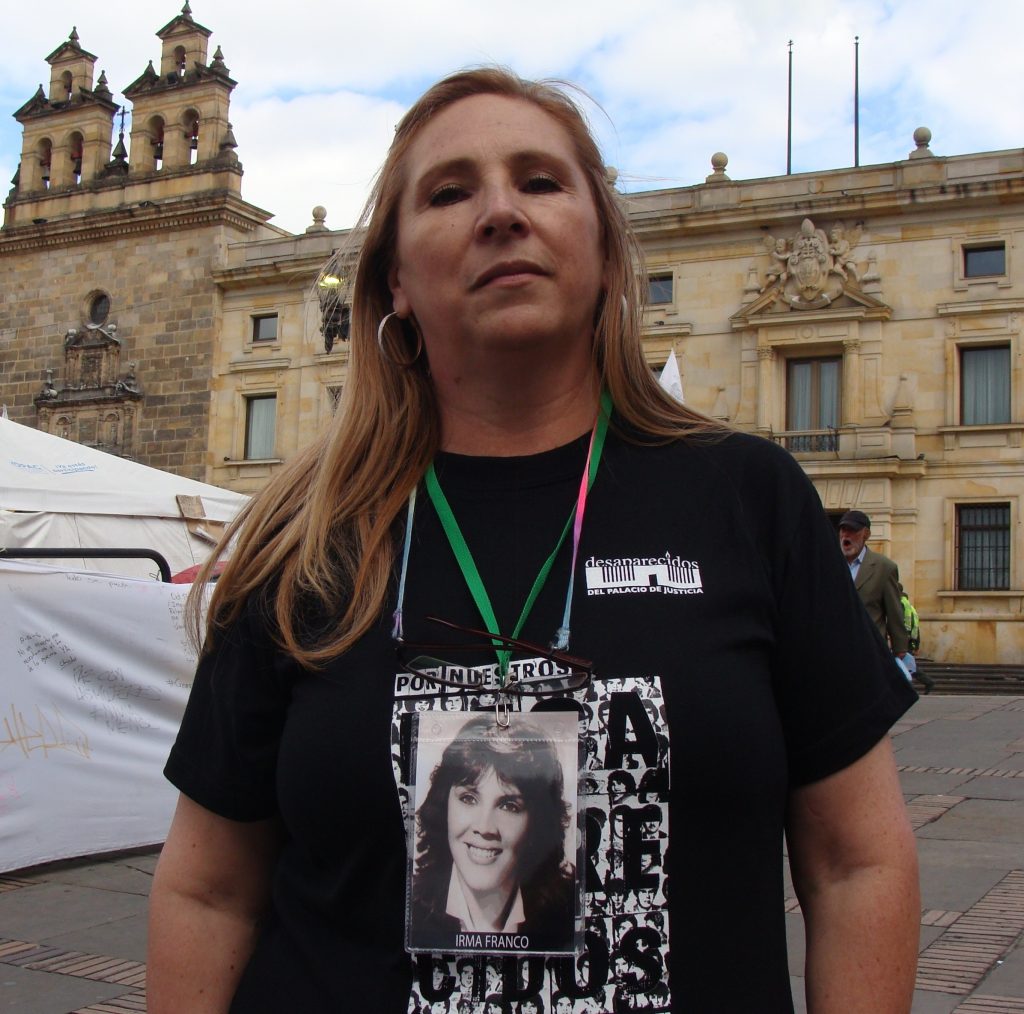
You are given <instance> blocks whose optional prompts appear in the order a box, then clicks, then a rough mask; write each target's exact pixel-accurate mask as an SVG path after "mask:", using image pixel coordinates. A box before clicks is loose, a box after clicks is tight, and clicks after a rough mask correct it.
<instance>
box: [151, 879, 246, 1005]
mask: <svg viewBox="0 0 1024 1014" xmlns="http://www.w3.org/2000/svg"><path fill="white" fill-rule="evenodd" d="M256 931H257V923H256V920H255V919H245V918H242V917H240V916H239V915H237V914H236V913H233V912H230V911H225V910H224V909H218V908H216V907H215V906H213V905H210V904H207V903H204V902H203V901H202V900H200V899H198V898H194V897H188V896H183V895H181V894H178V893H176V892H175V891H174V889H173V888H171V887H161V886H160V885H159V884H157V883H154V885H153V892H152V895H151V898H150V919H149V957H148V963H147V969H146V996H147V1009H148V1010H149V1014H180V1012H182V1011H188V1012H189V1014H226V1011H227V1010H228V1008H229V1006H230V1005H231V998H232V997H233V996H234V993H235V989H236V987H237V986H238V980H239V979H240V978H241V975H242V971H243V969H244V968H245V965H246V962H247V961H248V959H249V955H250V954H251V953H252V949H253V947H254V946H255V943H256Z"/></svg>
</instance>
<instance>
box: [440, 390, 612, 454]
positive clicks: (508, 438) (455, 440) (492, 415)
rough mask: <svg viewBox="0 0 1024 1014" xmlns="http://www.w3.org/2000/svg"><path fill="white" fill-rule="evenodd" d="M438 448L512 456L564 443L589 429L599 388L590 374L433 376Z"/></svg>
mask: <svg viewBox="0 0 1024 1014" xmlns="http://www.w3.org/2000/svg"><path fill="white" fill-rule="evenodd" d="M434 382H435V386H436V389H437V397H438V404H439V406H440V410H441V448H442V450H445V451H452V452H454V453H456V454H469V455H477V456H485V455H486V456H493V457H511V456H514V455H526V454H539V453H540V452H541V451H549V450H551V449H552V448H554V447H560V446H562V445H563V444H567V443H569V442H570V441H571V440H574V439H575V438H576V437H578V436H580V435H581V434H583V433H585V432H586V431H587V430H588V429H590V428H591V427H592V426H593V425H594V420H595V418H596V417H597V407H598V401H599V397H600V390H599V387H598V382H597V379H596V378H595V377H594V376H593V374H592V371H590V370H588V371H587V372H586V374H585V375H582V376H577V377H571V376H564V375H562V376H555V377H552V378H551V379H550V380H549V381H547V382H545V381H544V380H543V379H542V378H538V377H536V376H533V377H529V378H527V377H510V376H507V375H506V376H504V377H500V376H499V377H495V378H493V379H492V378H473V380H472V381H467V380H464V379H463V380H457V381H455V382H446V380H445V378H444V377H436V376H435V378H434Z"/></svg>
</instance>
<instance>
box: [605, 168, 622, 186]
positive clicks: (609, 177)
mask: <svg viewBox="0 0 1024 1014" xmlns="http://www.w3.org/2000/svg"><path fill="white" fill-rule="evenodd" d="M618 180H619V170H618V169H616V168H615V166H613V165H606V166H605V167H604V181H605V183H607V184H608V186H610V187H614V186H615V184H616V183H617V182H618Z"/></svg>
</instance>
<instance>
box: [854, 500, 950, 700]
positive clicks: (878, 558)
mask: <svg viewBox="0 0 1024 1014" xmlns="http://www.w3.org/2000/svg"><path fill="white" fill-rule="evenodd" d="M870 538H871V519H870V518H869V517H868V516H867V514H865V513H864V512H863V511H858V510H850V511H847V512H846V513H845V514H844V515H843V516H842V517H841V518H840V519H839V545H840V547H841V548H842V550H843V556H845V557H846V562H847V564H849V567H850V576H851V577H852V578H853V583H854V586H855V587H856V589H857V593H858V594H859V595H860V600H861V602H863V603H864V608H865V609H866V610H867V611H868V616H870V617H871V620H872V622H873V623H874V624H875V626H876V627H877V628H878V632H879V633H880V634H881V635H882V639H883V640H885V641H886V642H887V643H888V644H889V647H890V648H891V649H892V653H893V654H894V655H895V656H896V657H897V658H898V659H900V661H903V660H904V658H905V656H906V654H907V652H908V651H909V650H910V636H909V634H908V633H907V628H906V627H905V626H904V623H903V604H902V602H901V601H900V594H901V592H902V589H903V586H902V585H901V584H900V569H899V567H898V566H896V563H895V562H894V561H893V560H890V559H889V557H887V556H884V555H883V554H882V553H876V552H875V551H874V550H873V549H869V548H868V539H870ZM904 665H905V663H904ZM905 668H908V667H906V665H905ZM908 671H909V669H908ZM919 678H920V680H921V682H922V683H923V684H924V688H925V693H929V692H930V691H931V689H932V687H933V686H934V685H935V683H934V680H932V679H931V678H930V677H926V676H924V675H920V676H919Z"/></svg>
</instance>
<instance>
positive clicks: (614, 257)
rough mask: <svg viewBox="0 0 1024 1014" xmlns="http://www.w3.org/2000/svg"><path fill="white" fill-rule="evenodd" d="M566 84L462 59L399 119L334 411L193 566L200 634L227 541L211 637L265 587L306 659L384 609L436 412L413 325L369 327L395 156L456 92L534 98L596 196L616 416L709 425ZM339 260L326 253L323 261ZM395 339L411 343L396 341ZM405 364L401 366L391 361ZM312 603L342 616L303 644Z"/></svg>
mask: <svg viewBox="0 0 1024 1014" xmlns="http://www.w3.org/2000/svg"><path fill="white" fill-rule="evenodd" d="M564 88H565V85H564V84H560V83H556V82H537V81H526V80H523V79H522V78H520V77H518V76H517V75H515V74H513V73H512V72H511V71H509V70H506V69H504V68H498V67H486V68H480V69H474V70H467V71H463V72H460V73H457V74H454V75H452V76H451V77H448V78H445V79H444V80H442V81H439V82H438V83H437V84H435V85H434V86H433V87H431V88H430V89H429V90H428V91H427V92H425V93H424V94H423V96H422V97H421V98H420V99H419V100H418V101H417V102H416V103H415V104H414V105H413V106H412V108H411V109H410V110H409V111H408V112H407V113H406V115H405V116H404V117H403V118H402V121H401V123H400V124H399V125H398V128H397V130H396V132H395V138H394V141H393V142H392V144H391V148H390V150H389V151H388V155H387V158H386V160H385V162H384V165H383V166H382V168H381V170H380V172H379V174H378V176H377V179H376V182H375V184H374V186H373V189H372V191H371V193H370V197H369V200H368V201H367V203H366V207H365V209H364V211H363V214H362V217H361V218H360V222H359V225H358V226H357V228H356V230H354V234H355V235H360V234H362V243H361V246H360V249H359V253H358V265H357V267H356V270H355V280H354V283H353V285H352V290H351V291H352V319H351V332H350V338H351V358H350V370H349V376H348V380H347V382H346V385H345V391H344V394H343V397H342V404H341V406H340V407H339V411H338V415H337V417H336V418H335V420H334V422H333V424H332V425H331V427H330V428H329V429H328V430H327V431H326V432H325V433H324V434H322V435H321V436H320V437H318V438H317V439H316V440H315V441H314V442H313V443H312V444H311V445H310V446H308V447H307V448H305V449H304V450H303V451H302V452H301V453H299V454H298V456H297V457H296V458H295V459H294V460H293V461H291V462H290V463H289V464H288V465H287V466H286V467H285V468H284V469H282V470H281V471H280V472H279V473H278V474H277V475H275V476H274V478H273V479H272V480H271V482H270V483H269V484H268V485H267V486H266V487H265V488H264V489H263V490H262V492H261V493H260V494H259V495H258V496H257V497H255V498H254V499H253V501H251V502H250V504H249V505H248V506H247V508H246V509H245V510H244V511H243V513H242V514H241V515H240V517H239V518H238V519H236V521H235V522H234V523H233V524H232V525H231V526H230V528H229V529H228V531H227V532H226V533H225V536H224V538H223V539H222V541H221V545H220V547H219V551H218V553H215V554H214V555H213V557H212V558H211V560H210V562H209V563H207V565H206V566H205V568H204V569H203V571H201V572H200V574H199V575H198V577H197V579H196V583H195V585H194V586H193V591H192V594H191V596H190V600H189V604H190V615H191V617H192V623H193V631H194V634H195V636H196V638H197V639H198V640H202V639H203V634H204V630H203V623H202V618H201V617H202V610H201V604H202V598H203V586H204V582H205V581H206V580H207V579H208V577H209V576H210V574H211V572H212V570H213V566H214V561H215V560H216V558H217V557H218V556H219V555H220V552H223V551H224V550H225V549H226V548H227V546H228V544H229V543H230V542H231V541H232V540H235V545H234V546H233V548H232V551H231V555H230V558H229V560H228V561H227V564H226V566H225V568H224V571H223V573H222V574H221V576H220V578H219V580H218V581H217V583H216V585H215V586H214V589H213V593H212V597H211V599H210V606H209V610H208V613H207V619H206V624H205V639H206V641H207V643H209V639H210V637H211V635H212V634H213V633H214V632H215V631H216V630H218V629H223V628H224V627H226V626H228V625H229V624H231V623H232V622H233V621H234V620H235V619H237V618H238V616H239V615H240V613H241V612H242V610H243V608H244V607H245V604H246V602H247V600H248V599H249V598H250V596H252V595H253V594H254V593H256V592H262V593H263V595H262V602H263V607H264V608H265V609H266V611H267V618H268V619H269V620H271V621H272V626H273V630H274V636H275V638H276V640H277V641H278V643H279V644H280V645H281V647H282V648H283V649H284V651H285V652H287V653H288V654H289V655H290V656H291V657H292V658H294V659H295V660H296V661H297V662H299V663H300V664H301V665H304V666H306V667H308V668H316V667H317V666H319V665H322V664H323V663H324V662H326V661H328V660H330V659H331V658H333V657H335V656H337V655H339V654H341V653H343V652H344V651H346V650H348V648H350V647H351V646H352V645H353V644H354V643H355V642H356V641H357V640H358V639H359V638H360V637H361V636H362V635H363V634H364V633H366V631H367V630H368V629H369V628H370V626H371V625H372V624H373V623H374V622H376V621H377V619H378V618H379V617H380V614H381V612H382V610H383V609H384V608H385V605H386V601H387V598H388V594H389V588H390V584H391V574H392V567H393V563H394V555H395V540H394V534H393V529H394V525H395V520H396V518H397V517H398V516H399V514H400V513H401V511H402V509H403V507H404V506H405V503H406V501H407V499H408V497H409V493H410V491H411V490H412V488H413V487H414V486H415V485H416V484H417V483H418V482H419V481H420V479H421V478H422V476H423V474H424V472H425V471H426V469H427V466H428V465H429V463H430V461H431V460H432V459H433V458H434V455H435V454H436V453H437V450H438V447H439V444H440V422H439V413H438V407H437V403H436V400H435V395H434V390H433V386H432V384H431V381H430V377H429V375H428V373H427V371H426V369H425V368H424V365H423V362H422V360H417V359H416V349H417V344H416V338H415V335H414V334H413V333H412V332H411V330H410V329H408V328H407V327H402V329H401V331H399V330H398V329H399V326H400V325H398V324H397V322H393V323H392V325H391V326H390V327H389V332H390V335H389V339H388V343H387V344H388V351H387V352H385V351H383V350H381V349H380V348H378V344H377V326H378V323H379V322H380V320H381V318H382V317H384V315H385V314H387V313H389V312H390V311H391V309H392V296H391V290H390V288H389V286H388V272H389V270H390V268H391V266H392V260H393V256H394V251H395V247H396V242H397V230H398V205H399V200H400V198H401V196H402V193H403V189H404V187H405V183H406V178H405V174H406V153H407V152H408V150H409V146H410V145H411V144H412V142H413V141H414V140H415V138H416V136H417V134H418V133H419V131H420V130H421V129H422V128H423V126H424V125H425V124H426V123H427V122H428V121H429V120H430V118H431V117H432V116H433V115H434V114H435V113H437V112H439V111H440V110H442V109H444V108H446V107H447V106H450V105H452V104H453V103H455V102H458V101H459V100H460V99H463V98H469V97H471V96H474V95H500V96H505V97H509V98H516V99H521V100H523V101H526V102H531V103H533V104H535V105H536V106H538V107H539V108H541V109H542V110H544V111H545V112H546V113H548V114H549V115H550V116H552V117H553V118H554V119H555V120H556V121H557V122H558V123H560V124H561V125H562V126H563V127H564V128H565V130H566V132H567V134H568V135H569V137H570V138H571V140H572V142H573V146H574V148H575V150H576V154H577V157H578V159H579V162H580V165H581V167H582V169H583V170H584V173H585V175H586V177H587V180H588V182H589V185H590V191H591V194H592V196H593V199H594V203H595V204H596V206H597V213H598V219H599V220H600V222H601V223H602V230H603V243H604V252H605V255H606V257H607V262H608V271H607V276H606V277H607V278H608V288H607V290H606V291H605V292H604V294H603V298H602V299H601V301H600V305H599V306H598V307H596V308H595V316H596V323H595V329H594V343H593V355H594V363H595V367H596V370H597V374H598V376H599V377H600V379H601V382H602V384H603V385H604V386H605V387H606V388H607V389H608V391H609V392H610V394H611V397H612V401H613V403H614V405H615V408H616V411H617V412H618V414H619V415H620V416H621V418H622V419H623V420H624V421H625V422H626V423H628V424H630V426H632V427H633V428H634V429H636V430H639V431H640V432H642V433H645V434H648V435H650V436H651V437H655V438H661V439H671V438H675V437H680V436H683V435H686V434H688V433H695V432H707V431H710V430H714V429H720V427H719V426H718V424H716V423H714V422H712V421H711V420H708V419H706V418H704V417H703V416H700V415H698V414H697V413H695V412H692V411H690V410H689V409H686V408H684V407H683V406H682V405H680V404H679V403H677V402H676V401H675V400H674V399H672V398H671V397H669V396H668V395H667V394H666V393H665V392H664V391H663V390H662V389H661V388H660V387H659V385H658V383H657V382H656V380H655V379H654V376H653V374H652V373H651V370H650V368H649V367H648V365H647V363H646V361H645V359H644V356H643V352H642V348H641V340H640V307H641V300H642V297H641V282H640V275H639V273H638V271H639V268H640V266H641V265H642V263H643V259H642V256H641V253H640V249H639V246H638V244H637V242H636V239H635V237H634V235H633V231H632V229H631V227H630V225H629V222H628V220H627V218H626V215H625V213H624V211H623V209H622V207H621V205H620V200H619V197H618V195H617V194H616V193H615V191H614V190H613V189H612V187H611V185H610V183H609V182H608V180H607V176H606V170H605V166H604V163H603V160H602V158H601V154H600V151H599V150H598V147H597V144H596V142H595V141H594V138H593V136H592V135H591V133H590V129H589V127H588V126H587V123H586V120H585V119H584V116H583V114H582V112H581V111H580V109H579V107H578V106H577V105H576V103H575V102H574V101H573V99H572V98H570V97H569V95H568V94H566V91H565V90H564ZM362 230H365V232H362ZM344 271H345V265H344V264H341V265H339V264H337V263H335V262H332V263H331V264H329V265H327V267H326V268H325V272H332V273H334V272H339V273H342V272H344ZM396 334H397V336H398V338H397V340H396ZM400 342H407V343H408V344H409V347H408V348H407V349H405V350H401V349H399V351H398V352H397V353H396V352H395V351H394V349H395V346H398V345H399V343H400ZM404 361H408V362H409V363H410V364H411V365H409V366H402V365H399V363H400V362H404ZM310 605H312V606H315V607H317V612H319V613H322V614H323V615H324V616H330V617H338V619H337V621H336V623H335V625H334V627H333V629H331V630H328V631H326V632H323V633H322V634H321V635H320V636H319V638H318V639H316V640H315V641H313V642H311V640H310V636H309V635H308V634H306V635H304V634H303V628H302V623H301V620H302V616H301V615H300V614H301V611H302V609H304V608H306V607H308V606H310Z"/></svg>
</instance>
